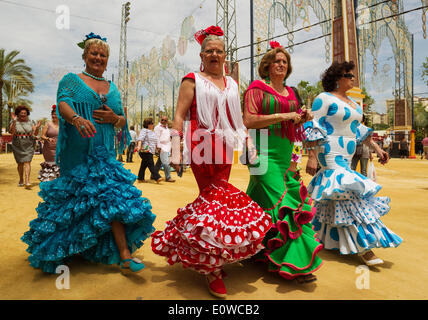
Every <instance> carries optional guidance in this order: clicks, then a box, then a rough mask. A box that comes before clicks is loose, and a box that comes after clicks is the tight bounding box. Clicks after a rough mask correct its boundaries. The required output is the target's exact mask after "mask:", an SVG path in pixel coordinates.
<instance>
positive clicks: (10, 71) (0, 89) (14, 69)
mask: <svg viewBox="0 0 428 320" xmlns="http://www.w3.org/2000/svg"><path fill="white" fill-rule="evenodd" d="M18 54H19V51H17V50H13V51H11V52H9V53H7V54H6V53H5V49H0V126H1V127H3V106H4V104H5V101H6V103H7V104H8V103H9V102H10V105H9V104H8V105H9V111H10V110H11V108H12V107H13V106H14V101H15V100H18V97H22V96H24V97H25V96H26V94H28V92H33V90H34V85H33V81H32V79H33V74H32V73H31V68H30V67H28V66H27V65H26V64H25V61H24V59H18V58H17V56H18ZM7 95H9V96H7ZM3 96H6V97H7V99H5V98H4V97H3ZM0 129H2V128H0ZM0 133H1V131H0Z"/></svg>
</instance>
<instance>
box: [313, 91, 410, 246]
mask: <svg viewBox="0 0 428 320" xmlns="http://www.w3.org/2000/svg"><path fill="white" fill-rule="evenodd" d="M317 99H321V100H322V101H318V102H317V108H316V110H315V111H313V113H314V119H313V120H312V121H311V123H310V124H309V125H308V126H305V133H306V136H307V140H308V141H319V145H324V148H320V149H321V150H322V151H321V152H320V153H319V154H318V160H319V163H320V165H321V170H319V171H318V172H317V174H316V175H315V177H314V178H313V179H312V181H311V182H310V183H309V185H308V188H307V190H308V193H309V195H310V196H311V198H312V199H313V200H314V206H315V207H316V209H317V210H316V214H315V216H314V219H313V220H312V223H313V226H314V230H315V231H317V234H318V235H317V237H318V239H319V240H320V242H321V243H322V244H323V245H324V247H325V248H326V249H332V250H339V251H340V253H342V254H355V253H358V252H362V251H364V250H368V249H371V248H379V247H385V248H387V247H397V246H398V245H399V244H400V243H401V242H402V240H401V238H400V237H398V236H397V235H395V234H394V233H393V232H392V231H391V230H389V229H388V228H387V227H386V226H385V225H384V224H383V223H382V221H381V220H380V218H381V217H382V216H383V215H385V214H387V213H388V211H389V210H390V207H389V198H387V197H376V194H377V193H378V192H379V190H380V189H381V186H380V185H378V184H377V183H375V182H373V181H372V180H370V179H367V177H365V176H363V175H361V174H360V173H358V172H355V171H353V170H351V168H350V167H349V165H350V163H351V159H352V156H353V154H354V153H355V149H356V146H357V144H359V143H361V142H362V141H364V140H365V139H366V138H367V137H368V136H370V134H371V133H372V129H370V128H368V127H366V126H364V125H362V124H361V123H360V122H361V120H362V109H361V107H359V106H358V107H357V109H354V108H353V107H351V106H349V105H348V104H347V103H345V102H344V101H342V100H340V99H338V98H337V97H335V96H334V95H333V94H331V93H321V94H320V95H319V96H318V97H317Z"/></svg>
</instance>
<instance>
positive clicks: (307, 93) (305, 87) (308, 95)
mask: <svg viewBox="0 0 428 320" xmlns="http://www.w3.org/2000/svg"><path fill="white" fill-rule="evenodd" d="M297 91H298V92H299V95H300V98H302V101H303V103H304V104H305V105H306V106H307V107H308V108H310V107H311V106H312V102H313V101H314V99H315V97H316V96H317V95H319V94H320V93H321V92H323V91H324V89H323V87H322V83H321V81H318V82H317V83H316V84H315V85H310V84H309V82H308V81H304V80H302V81H300V82H299V83H298V84H297Z"/></svg>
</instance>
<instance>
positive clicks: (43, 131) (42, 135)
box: [40, 123, 49, 141]
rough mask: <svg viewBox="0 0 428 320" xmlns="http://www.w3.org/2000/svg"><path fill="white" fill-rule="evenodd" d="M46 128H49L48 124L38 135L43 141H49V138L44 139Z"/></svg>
mask: <svg viewBox="0 0 428 320" xmlns="http://www.w3.org/2000/svg"><path fill="white" fill-rule="evenodd" d="M48 128H49V124H48V123H46V125H45V126H44V127H43V129H42V134H41V135H40V139H42V140H43V141H46V140H49V138H48V137H46V132H48Z"/></svg>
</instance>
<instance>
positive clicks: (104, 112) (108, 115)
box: [92, 104, 119, 123]
mask: <svg viewBox="0 0 428 320" xmlns="http://www.w3.org/2000/svg"><path fill="white" fill-rule="evenodd" d="M92 117H93V118H94V120H95V122H96V123H116V121H117V119H118V118H119V116H118V115H117V114H116V113H114V111H113V110H112V109H111V108H109V107H108V106H107V105H105V104H104V105H103V109H97V110H94V112H93V113H92Z"/></svg>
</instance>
